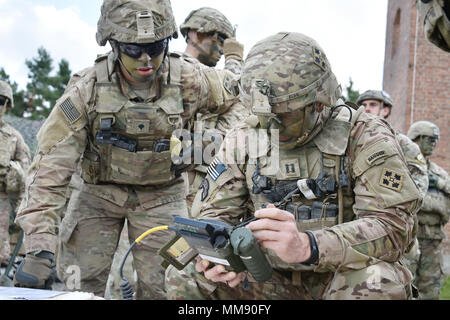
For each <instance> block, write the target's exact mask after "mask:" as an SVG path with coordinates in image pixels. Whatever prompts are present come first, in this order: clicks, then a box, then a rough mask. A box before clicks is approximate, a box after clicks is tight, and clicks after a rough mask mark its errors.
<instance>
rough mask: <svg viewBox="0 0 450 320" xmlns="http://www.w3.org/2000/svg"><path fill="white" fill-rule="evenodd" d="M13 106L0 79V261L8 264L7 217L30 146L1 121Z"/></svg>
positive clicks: (21, 183) (10, 215)
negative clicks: (7, 110)
mask: <svg viewBox="0 0 450 320" xmlns="http://www.w3.org/2000/svg"><path fill="white" fill-rule="evenodd" d="M13 107H14V99H13V93H12V89H11V87H10V86H9V84H8V83H7V82H5V81H2V80H0V263H1V264H2V265H3V264H7V263H8V259H9V255H10V253H11V248H10V239H9V227H10V219H11V218H12V219H13V218H14V211H15V210H16V206H17V204H18V202H19V201H20V198H21V192H23V187H24V172H25V171H26V170H27V169H28V166H29V165H30V149H29V148H28V146H27V144H26V143H25V141H24V139H23V137H22V135H21V134H20V132H18V131H17V130H15V129H14V128H13V127H12V126H10V125H9V124H8V123H5V122H3V115H4V114H5V112H6V109H7V108H13Z"/></svg>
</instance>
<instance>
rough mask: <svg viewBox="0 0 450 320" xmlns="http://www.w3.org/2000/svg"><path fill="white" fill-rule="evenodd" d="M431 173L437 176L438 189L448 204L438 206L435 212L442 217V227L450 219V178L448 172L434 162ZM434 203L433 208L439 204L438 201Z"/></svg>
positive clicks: (431, 165)
mask: <svg viewBox="0 0 450 320" xmlns="http://www.w3.org/2000/svg"><path fill="white" fill-rule="evenodd" d="M430 171H431V172H433V173H434V174H435V175H437V177H438V181H437V189H438V190H439V191H441V195H442V197H444V199H445V200H444V201H445V202H446V203H447V205H438V208H436V209H437V210H435V211H436V212H438V213H439V215H440V217H441V225H445V224H447V222H448V220H449V218H450V207H449V206H448V204H449V203H450V199H449V197H450V178H449V175H448V173H447V171H445V170H444V169H443V168H441V167H439V166H438V165H437V164H435V163H434V162H431V163H430ZM434 202H435V203H434V204H433V205H432V207H435V206H436V204H437V203H438V202H437V201H434Z"/></svg>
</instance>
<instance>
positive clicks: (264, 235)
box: [253, 230, 281, 242]
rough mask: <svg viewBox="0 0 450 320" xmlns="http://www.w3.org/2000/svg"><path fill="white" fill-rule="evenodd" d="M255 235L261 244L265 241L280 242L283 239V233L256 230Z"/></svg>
mask: <svg viewBox="0 0 450 320" xmlns="http://www.w3.org/2000/svg"><path fill="white" fill-rule="evenodd" d="M253 235H254V236H255V238H256V239H257V240H258V241H260V242H261V241H265V240H273V241H277V240H280V237H281V233H280V232H279V231H272V230H256V231H253Z"/></svg>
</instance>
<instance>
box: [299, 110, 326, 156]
mask: <svg viewBox="0 0 450 320" xmlns="http://www.w3.org/2000/svg"><path fill="white" fill-rule="evenodd" d="M315 107H316V104H314V105H313V106H312V108H313V111H312V112H313V113H317V111H316V110H315ZM307 108H308V106H307V107H305V108H304V109H303V117H304V119H305V120H304V122H303V126H302V131H301V133H300V138H298V139H297V141H296V142H295V147H299V146H301V145H303V144H306V143H308V142H309V141H311V140H312V139H313V138H314V137H315V136H316V135H317V134H318V133H319V132H320V130H321V129H322V124H323V121H320V122H319V118H320V113H318V114H317V117H316V119H315V122H314V125H313V126H312V127H311V129H309V130H308V131H307V132H305V130H306V124H307V121H309V119H307V117H306V109H307Z"/></svg>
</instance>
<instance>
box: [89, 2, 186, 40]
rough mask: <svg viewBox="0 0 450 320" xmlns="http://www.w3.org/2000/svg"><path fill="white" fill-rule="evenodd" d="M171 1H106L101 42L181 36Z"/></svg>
mask: <svg viewBox="0 0 450 320" xmlns="http://www.w3.org/2000/svg"><path fill="white" fill-rule="evenodd" d="M177 35H178V34H177V26H176V23H175V17H174V16H173V13H172V6H171V4H170V1H169V0H133V1H131V0H104V2H103V5H102V8H101V15H100V19H99V20H98V23H97V34H96V39H97V43H98V44H99V45H100V46H104V45H105V44H106V42H107V41H108V40H116V41H118V42H125V43H151V42H156V41H160V40H163V39H166V38H168V37H170V36H173V37H174V38H176V37H177Z"/></svg>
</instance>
